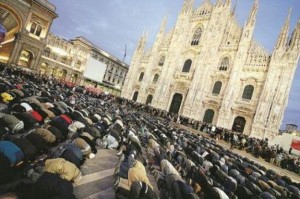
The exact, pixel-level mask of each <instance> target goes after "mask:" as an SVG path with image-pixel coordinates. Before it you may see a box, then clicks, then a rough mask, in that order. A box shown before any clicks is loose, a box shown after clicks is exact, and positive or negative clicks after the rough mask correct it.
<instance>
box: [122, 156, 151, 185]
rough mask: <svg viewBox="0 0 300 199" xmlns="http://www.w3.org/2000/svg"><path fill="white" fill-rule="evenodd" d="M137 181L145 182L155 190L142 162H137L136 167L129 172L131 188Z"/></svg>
mask: <svg viewBox="0 0 300 199" xmlns="http://www.w3.org/2000/svg"><path fill="white" fill-rule="evenodd" d="M136 181H141V182H145V183H146V184H147V185H149V186H150V187H151V189H153V187H152V185H151V183H150V181H149V179H148V177H147V173H146V169H145V167H144V165H143V164H142V163H141V162H140V161H136V164H135V165H134V167H132V168H130V169H129V171H128V185H129V187H131V184H132V183H133V182H136Z"/></svg>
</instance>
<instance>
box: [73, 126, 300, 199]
mask: <svg viewBox="0 0 300 199" xmlns="http://www.w3.org/2000/svg"><path fill="white" fill-rule="evenodd" d="M176 126H178V125H176ZM178 127H180V128H184V129H188V130H189V131H191V132H194V133H197V134H198V133H200V134H202V135H204V136H207V137H208V135H207V134H205V133H202V132H199V131H196V130H194V129H191V128H188V127H185V126H181V125H180V126H178ZM218 144H220V145H222V146H223V147H224V148H226V149H229V148H230V145H229V144H228V143H226V142H224V141H222V140H221V141H218ZM234 152H236V153H238V154H240V155H242V156H244V157H247V158H249V159H251V160H252V161H254V162H257V163H259V164H261V165H263V166H265V167H266V168H268V169H273V170H274V171H276V172H277V173H278V174H280V175H287V176H289V177H290V178H291V179H292V180H293V181H296V182H300V176H299V175H298V174H296V173H293V172H290V171H288V170H285V169H282V168H279V167H277V166H275V165H272V164H270V163H268V162H265V161H264V160H263V159H257V158H255V157H253V156H252V155H251V154H249V153H246V152H245V151H241V150H238V149H234ZM116 153H117V152H116V151H114V150H107V149H100V150H98V153H97V154H96V157H95V158H94V159H90V160H86V162H85V163H84V165H82V167H81V171H82V173H83V175H84V176H83V180H82V181H81V182H80V184H78V185H74V194H75V196H76V197H77V198H78V199H114V198H115V191H114V189H113V183H114V176H113V172H114V169H115V166H116V164H117V162H118V159H119V157H118V156H116ZM148 178H149V180H150V181H151V184H152V185H153V186H154V190H155V191H156V193H158V189H157V186H156V183H155V181H154V178H153V176H152V175H151V174H150V173H149V172H148Z"/></svg>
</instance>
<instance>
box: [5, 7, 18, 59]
mask: <svg viewBox="0 0 300 199" xmlns="http://www.w3.org/2000/svg"><path fill="white" fill-rule="evenodd" d="M21 29H22V19H21V18H20V15H19V14H18V13H17V12H16V10H14V9H13V8H11V7H9V6H7V5H5V4H4V5H3V4H1V5H0V62H4V63H7V62H8V60H9V58H10V56H11V53H12V52H13V49H14V42H13V41H14V40H15V38H16V35H17V34H18V32H20V30H21Z"/></svg>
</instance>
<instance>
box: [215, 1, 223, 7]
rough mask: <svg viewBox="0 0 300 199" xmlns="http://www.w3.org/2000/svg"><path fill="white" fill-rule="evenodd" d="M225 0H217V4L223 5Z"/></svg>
mask: <svg viewBox="0 0 300 199" xmlns="http://www.w3.org/2000/svg"><path fill="white" fill-rule="evenodd" d="M223 3H224V2H223V0H217V2H216V6H222V5H223Z"/></svg>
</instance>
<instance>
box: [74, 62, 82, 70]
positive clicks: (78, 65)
mask: <svg viewBox="0 0 300 199" xmlns="http://www.w3.org/2000/svg"><path fill="white" fill-rule="evenodd" d="M80 67H81V61H77V62H76V66H75V68H76V69H80Z"/></svg>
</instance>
